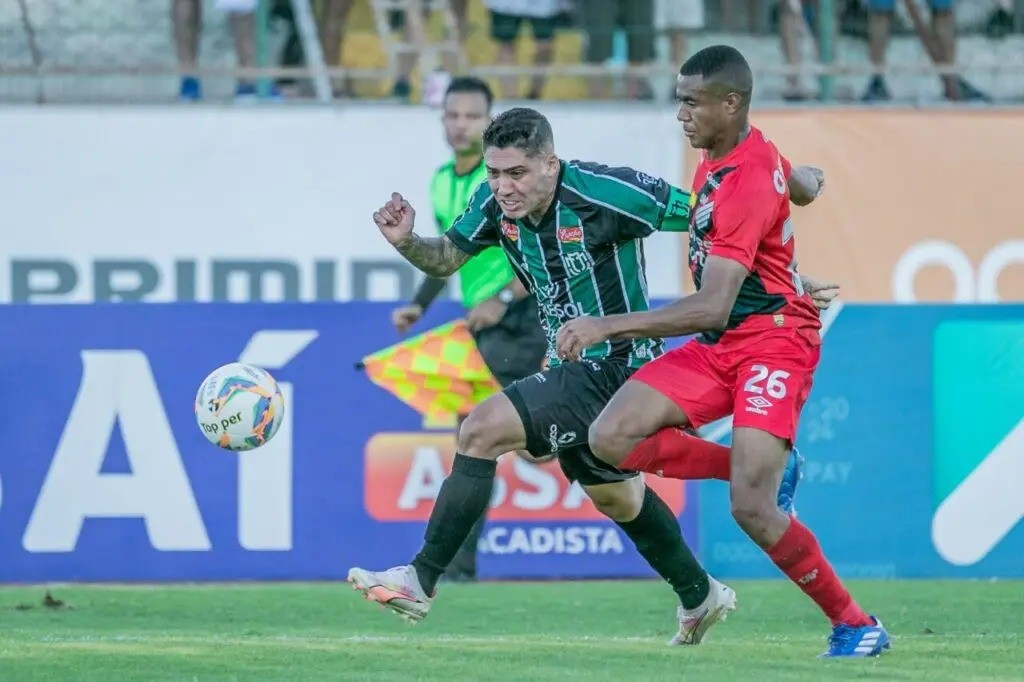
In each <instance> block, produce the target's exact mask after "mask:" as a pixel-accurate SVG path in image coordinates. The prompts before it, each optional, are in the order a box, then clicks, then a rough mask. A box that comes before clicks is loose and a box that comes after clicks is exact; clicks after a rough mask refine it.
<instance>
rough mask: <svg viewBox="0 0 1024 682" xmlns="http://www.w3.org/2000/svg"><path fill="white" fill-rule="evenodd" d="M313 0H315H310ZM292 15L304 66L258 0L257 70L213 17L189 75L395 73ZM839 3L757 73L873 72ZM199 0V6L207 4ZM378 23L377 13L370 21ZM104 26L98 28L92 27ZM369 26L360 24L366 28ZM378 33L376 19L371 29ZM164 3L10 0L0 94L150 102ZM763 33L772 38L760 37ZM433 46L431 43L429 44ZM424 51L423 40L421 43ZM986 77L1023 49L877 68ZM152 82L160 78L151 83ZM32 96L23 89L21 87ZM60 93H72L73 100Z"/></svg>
mask: <svg viewBox="0 0 1024 682" xmlns="http://www.w3.org/2000/svg"><path fill="white" fill-rule="evenodd" d="M314 1H315V0H314ZM288 2H290V3H291V4H290V7H291V9H292V12H293V15H294V17H295V25H296V27H297V29H298V35H299V38H300V40H301V45H302V49H303V52H304V55H305V63H306V66H303V67H281V66H275V65H273V62H274V61H276V59H275V58H272V55H273V53H274V52H275V51H276V50H277V49H278V47H279V46H280V42H281V36H280V35H279V34H278V33H275V31H273V30H272V28H271V27H272V26H273V21H272V19H273V11H272V10H273V6H272V5H273V3H274V0H260V1H259V3H258V9H257V21H256V22H255V23H256V27H257V31H256V51H257V60H256V61H257V67H255V68H238V67H235V66H232V62H233V57H232V55H231V49H230V43H231V41H230V39H229V36H228V34H227V32H226V31H225V30H224V29H223V28H218V26H217V22H207V25H206V27H205V29H206V33H205V35H204V37H203V43H202V50H201V55H202V56H203V59H201V60H200V63H199V66H198V68H197V69H196V70H195V71H193V72H192V73H193V74H194V75H196V76H197V77H200V78H204V79H221V80H224V81H233V80H236V79H247V80H252V81H254V82H256V83H257V84H258V86H259V91H260V93H261V94H262V95H264V96H266V95H267V94H268V93H269V90H270V88H271V85H272V83H273V82H274V81H276V80H278V79H291V80H296V81H302V82H307V83H310V84H311V88H310V90H311V91H312V95H313V98H314V99H316V100H319V101H321V102H329V101H332V100H333V96H332V94H331V83H332V82H338V81H342V80H345V79H351V80H355V81H381V80H388V79H392V78H393V77H394V74H395V65H394V63H393V62H394V58H393V54H391V53H393V52H394V51H393V50H391V51H389V54H388V56H389V60H388V61H389V63H388V64H387V65H385V66H382V67H376V68H343V67H336V66H328V65H326V64H324V61H323V53H322V46H321V45H320V42H319V39H318V34H317V25H316V18H315V16H314V12H313V6H312V5H311V0H288ZM835 5H836V0H819V12H818V17H819V19H820V20H819V22H818V26H816V27H814V28H815V29H816V31H817V34H818V45H819V53H820V61H819V62H814V61H807V62H804V63H802V64H800V65H795V66H794V65H787V64H785V63H782V60H781V59H775V60H761V61H758V62H755V63H754V64H753V66H754V70H755V76H757V77H773V78H784V77H789V76H800V77H813V78H817V79H818V81H819V85H820V87H819V90H820V99H821V100H824V101H828V100H831V99H833V98H834V85H835V82H836V79H837V78H840V77H867V76H870V75H871V74H873V73H875V70H874V68H873V67H872V66H871V65H870V64H869V63H868V62H867V61H866V60H860V61H842V60H840V59H839V58H838V51H837V49H836V42H835V36H836V35H837V30H836V7H835ZM204 6H205V3H204ZM376 19H378V21H377V22H376V23H377V24H380V21H379V17H378V18H376ZM100 26H103V27H106V28H104V29H103V31H105V32H101V31H100V30H99V29H98V28H97V27H100ZM364 28H366V27H364ZM373 29H377V30H380V26H374V27H371V30H373ZM171 35H172V30H171V18H170V11H169V0H9V1H8V2H3V3H0V101H3V100H5V99H6V100H12V99H19V98H20V99H28V100H34V101H49V100H51V99H61V98H60V97H55V96H52V91H53V90H55V89H59V86H56V85H53V84H54V83H64V84H65V85H66V84H67V83H72V82H74V83H75V84H76V85H77V86H78V87H79V89H81V90H88V86H87V85H85V83H87V82H95V83H96V84H97V85H96V91H95V93H94V96H92V97H78V98H79V99H91V100H116V101H133V100H139V101H147V100H154V99H157V100H159V99H161V97H158V96H155V95H154V93H155V92H157V91H161V92H165V93H168V94H169V92H168V88H167V84H168V83H170V82H172V81H173V79H177V78H179V77H180V76H181V75H182V73H181V69H180V68H179V66H178V64H177V63H176V60H175V55H174V45H173V41H172V38H171ZM763 40H771V39H770V38H763ZM435 47H436V46H435ZM426 49H427V50H428V51H429V50H430V49H432V48H431V46H430V45H427V46H426ZM676 69H677V65H675V64H670V63H668V62H666V61H661V62H656V63H653V64H650V65H647V66H627V65H592V64H583V63H574V64H557V63H556V64H553V65H551V66H548V67H543V68H539V67H530V66H498V65H474V66H471V67H469V69H468V70H469V72H471V73H473V74H476V75H479V76H482V77H487V78H492V77H493V78H498V77H501V76H506V75H512V76H528V75H533V74H535V73H542V74H544V75H547V76H551V77H579V78H588V77H595V76H606V75H613V76H643V77H647V78H652V79H661V78H664V79H670V78H671V77H672V76H673V75H674V74H675V71H676ZM968 69H969V71H970V73H971V74H978V73H981V74H986V75H987V76H989V77H991V78H999V77H1002V76H1013V77H1017V78H1022V79H1024V49H1022V50H1021V51H1020V52H1019V53H1017V54H1014V55H1011V56H1010V57H1009V58H1008V57H1007V56H1006V55H1003V54H1000V55H996V56H993V57H992V58H988V59H983V60H978V59H975V60H973V61H972V62H971V63H970V64H969V66H965V65H963V64H958V65H940V66H936V65H933V64H931V63H930V62H928V61H925V60H918V61H898V60H892V61H890V62H889V64H888V65H887V66H886V68H885V70H884V72H883V73H884V74H886V75H888V76H893V77H899V76H927V75H933V74H957V75H963V74H964V73H965V72H967V70H968ZM104 79H107V80H110V79H113V80H116V81H117V83H118V86H117V87H109V88H106V89H104V88H105V87H106V86H103V85H102V84H101V83H102V82H103V81H104ZM12 83H16V84H18V85H19V88H20V89H19V92H20V93H21V95H20V97H15V96H11V94H10V93H11V84H12ZM157 83H158V84H159V85H157ZM33 91H34V92H35V93H36V94H35V95H33V96H26V94H25V93H32V92H33ZM64 99H71V100H74V99H76V97H73V96H72V97H67V98H64Z"/></svg>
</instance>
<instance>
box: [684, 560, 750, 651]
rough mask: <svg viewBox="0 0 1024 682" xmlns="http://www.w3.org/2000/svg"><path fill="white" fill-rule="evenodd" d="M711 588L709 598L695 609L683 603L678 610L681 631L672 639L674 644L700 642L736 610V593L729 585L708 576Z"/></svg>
mask: <svg viewBox="0 0 1024 682" xmlns="http://www.w3.org/2000/svg"><path fill="white" fill-rule="evenodd" d="M708 581H709V582H710V584H711V589H710V590H709V591H708V596H707V599H705V600H704V603H703V604H701V605H700V606H698V607H697V608H695V609H684V608H683V607H682V605H680V606H679V608H678V610H677V611H676V616H677V617H678V618H679V632H678V634H676V636H675V637H673V638H672V641H670V642H669V644H670V645H672V646H685V645H691V644H700V643H701V641H702V640H703V639H704V635H706V634H707V632H708V630H710V629H711V626H712V625H714V624H715V623H718V622H720V621H723V620H725V617H726V616H727V615H729V613H730V612H731V611H735V610H736V593H735V592H733V591H732V588H730V587H729V586H728V585H723V584H722V583H720V582H718V581H717V580H715V579H714V578H712V577H710V576H708Z"/></svg>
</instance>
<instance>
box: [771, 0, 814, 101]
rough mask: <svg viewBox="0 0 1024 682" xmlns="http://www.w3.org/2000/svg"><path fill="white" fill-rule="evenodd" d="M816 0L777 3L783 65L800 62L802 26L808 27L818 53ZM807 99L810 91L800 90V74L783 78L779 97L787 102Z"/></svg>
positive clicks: (790, 0)
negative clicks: (784, 62)
mask: <svg viewBox="0 0 1024 682" xmlns="http://www.w3.org/2000/svg"><path fill="white" fill-rule="evenodd" d="M817 10H818V0H781V2H780V3H779V37H780V38H781V44H782V57H783V59H785V60H786V64H788V65H790V66H799V65H800V64H801V63H802V62H803V55H802V52H803V50H802V47H803V45H802V40H801V39H802V38H803V31H804V28H805V27H806V28H808V29H810V34H811V36H812V38H813V40H814V48H815V53H816V54H820V48H819V46H818V32H817V31H816V30H815V27H816V26H817V23H818V22H817ZM809 98H811V95H810V93H808V92H807V91H806V90H804V89H803V86H802V85H801V83H800V76H799V75H797V74H793V75H792V76H787V77H786V89H785V90H783V91H782V99H784V100H786V101H788V102H800V101H803V100H806V99H809Z"/></svg>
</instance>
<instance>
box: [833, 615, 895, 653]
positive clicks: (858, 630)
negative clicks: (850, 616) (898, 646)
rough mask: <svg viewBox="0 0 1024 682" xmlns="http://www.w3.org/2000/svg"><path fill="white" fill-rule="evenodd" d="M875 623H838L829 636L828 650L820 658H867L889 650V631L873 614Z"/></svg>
mask: <svg viewBox="0 0 1024 682" xmlns="http://www.w3.org/2000/svg"><path fill="white" fill-rule="evenodd" d="M871 620H872V621H874V623H875V624H874V625H862V626H860V627H853V626H852V625H837V626H835V627H834V628H832V634H831V635H829V638H828V651H826V652H825V653H823V654H820V655H819V656H818V658H866V657H868V656H880V655H881V654H883V653H884V652H886V651H888V650H889V646H890V641H889V633H888V632H886V631H885V628H884V627H883V626H882V621H880V620H878V619H877V618H875V617H874V616H871Z"/></svg>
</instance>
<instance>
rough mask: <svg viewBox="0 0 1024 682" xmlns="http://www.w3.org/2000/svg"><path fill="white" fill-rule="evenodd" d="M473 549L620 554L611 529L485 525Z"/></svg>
mask: <svg viewBox="0 0 1024 682" xmlns="http://www.w3.org/2000/svg"><path fill="white" fill-rule="evenodd" d="M477 549H478V550H479V551H480V552H482V553H484V554H622V552H623V551H624V548H623V545H622V538H621V537H619V534H618V532H616V530H615V529H614V528H601V527H596V526H566V527H559V528H520V527H515V526H513V527H506V526H498V527H495V528H488V529H487V530H486V531H485V532H484V534H483V536H482V537H481V538H480V542H479V544H478V545H477Z"/></svg>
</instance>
